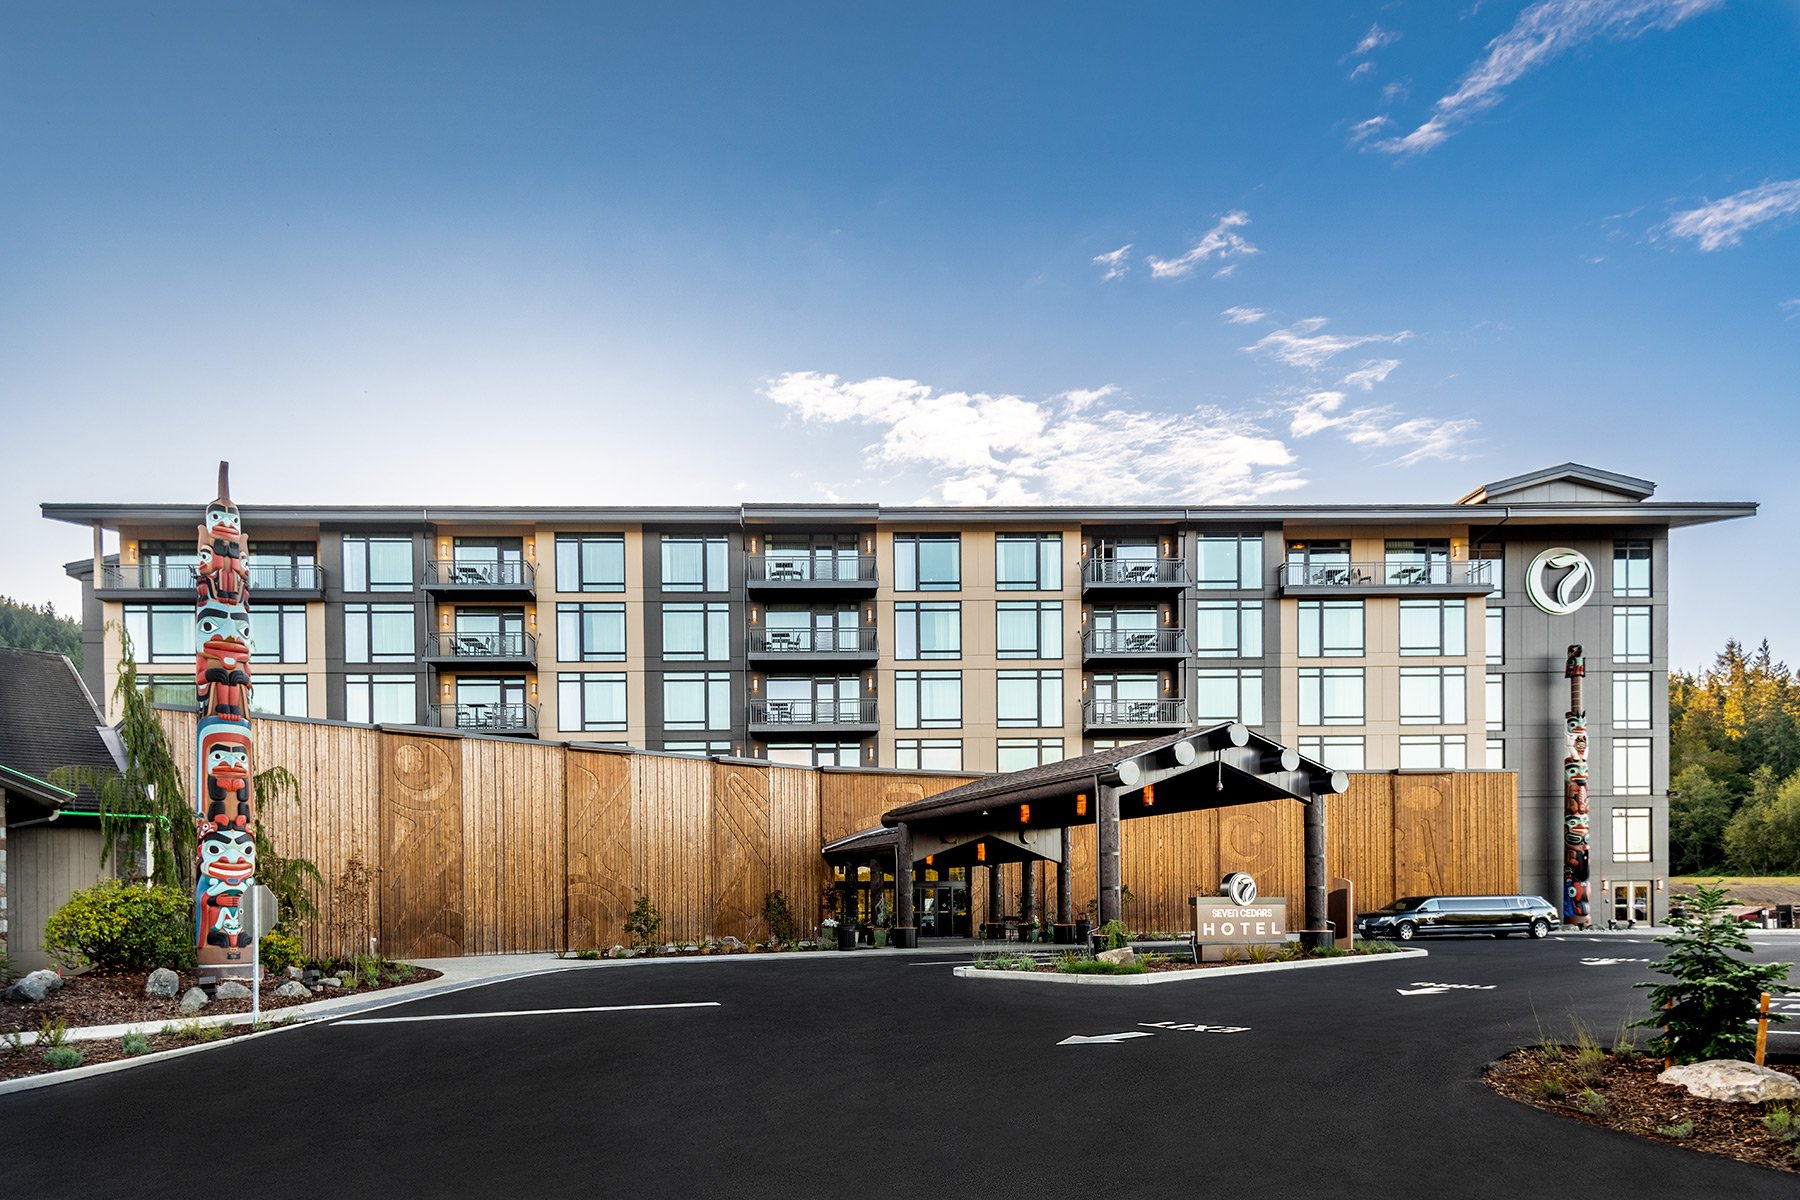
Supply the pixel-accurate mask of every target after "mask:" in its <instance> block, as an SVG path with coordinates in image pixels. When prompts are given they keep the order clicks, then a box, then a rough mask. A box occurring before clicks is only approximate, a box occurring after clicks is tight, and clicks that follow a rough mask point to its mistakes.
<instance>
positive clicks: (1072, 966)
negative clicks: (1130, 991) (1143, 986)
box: [1056, 956, 1148, 975]
mask: <svg viewBox="0 0 1800 1200" xmlns="http://www.w3.org/2000/svg"><path fill="white" fill-rule="evenodd" d="M1056 969H1057V970H1058V971H1061V972H1062V973H1063V974H1065V975H1142V974H1143V973H1144V972H1145V971H1146V970H1148V968H1147V967H1145V966H1144V964H1143V963H1141V962H1130V963H1109V962H1101V961H1100V960H1099V959H1097V958H1075V957H1073V956H1071V957H1068V958H1065V959H1063V960H1062V961H1061V962H1059V963H1057V964H1056Z"/></svg>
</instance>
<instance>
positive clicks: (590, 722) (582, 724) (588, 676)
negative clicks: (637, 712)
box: [556, 671, 626, 733]
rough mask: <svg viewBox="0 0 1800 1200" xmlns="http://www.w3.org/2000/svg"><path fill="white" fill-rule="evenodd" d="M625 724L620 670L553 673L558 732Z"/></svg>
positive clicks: (585, 730)
mask: <svg viewBox="0 0 1800 1200" xmlns="http://www.w3.org/2000/svg"><path fill="white" fill-rule="evenodd" d="M625 725H626V721H625V673H624V672H623V671H581V672H566V673H564V674H561V675H558V676H557V677H556V728H557V730H558V731H559V732H562V733H589V732H595V731H602V730H621V729H624V728H625Z"/></svg>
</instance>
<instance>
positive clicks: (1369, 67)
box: [1344, 58, 1375, 80]
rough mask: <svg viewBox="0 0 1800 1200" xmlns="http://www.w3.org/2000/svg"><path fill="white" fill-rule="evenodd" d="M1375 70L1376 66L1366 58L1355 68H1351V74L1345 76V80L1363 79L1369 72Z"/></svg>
mask: <svg viewBox="0 0 1800 1200" xmlns="http://www.w3.org/2000/svg"><path fill="white" fill-rule="evenodd" d="M1374 69H1375V64H1374V63H1372V62H1370V61H1369V60H1368V59H1366V58H1365V59H1363V60H1362V61H1361V62H1359V63H1357V64H1356V65H1355V66H1354V67H1351V68H1350V73H1349V74H1348V75H1346V76H1344V78H1345V79H1351V80H1355V79H1361V78H1362V77H1363V76H1364V75H1367V74H1368V73H1369V72H1371V71H1373V70H1374Z"/></svg>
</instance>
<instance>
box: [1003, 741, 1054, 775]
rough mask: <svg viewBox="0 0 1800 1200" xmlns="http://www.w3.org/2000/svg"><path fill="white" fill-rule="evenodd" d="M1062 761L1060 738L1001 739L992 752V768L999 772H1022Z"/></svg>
mask: <svg viewBox="0 0 1800 1200" xmlns="http://www.w3.org/2000/svg"><path fill="white" fill-rule="evenodd" d="M1062 760H1063V742H1062V739H1061V738H1001V739H1000V742H999V745H998V746H997V747H996V748H995V750H994V767H995V769H996V770H1000V771H1023V770H1024V769H1025V768H1026V767H1042V766H1048V765H1049V764H1050V763H1058V762H1061V761H1062Z"/></svg>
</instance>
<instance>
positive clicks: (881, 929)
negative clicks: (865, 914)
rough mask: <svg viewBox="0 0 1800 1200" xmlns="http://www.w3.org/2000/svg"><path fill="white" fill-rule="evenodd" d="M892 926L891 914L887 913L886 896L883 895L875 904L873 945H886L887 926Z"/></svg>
mask: <svg viewBox="0 0 1800 1200" xmlns="http://www.w3.org/2000/svg"><path fill="white" fill-rule="evenodd" d="M891 924H893V917H892V914H891V913H889V912H888V901H887V896H886V895H885V894H884V895H883V896H882V897H881V898H880V899H879V900H877V901H876V902H875V944H876V945H877V946H886V945H887V944H888V926H889V925H891Z"/></svg>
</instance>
